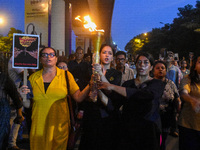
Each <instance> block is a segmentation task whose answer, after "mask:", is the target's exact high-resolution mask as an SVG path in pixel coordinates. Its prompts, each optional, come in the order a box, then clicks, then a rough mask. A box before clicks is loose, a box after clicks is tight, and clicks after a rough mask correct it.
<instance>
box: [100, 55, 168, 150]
mask: <svg viewBox="0 0 200 150" xmlns="http://www.w3.org/2000/svg"><path fill="white" fill-rule="evenodd" d="M153 63H154V61H153V57H152V56H151V55H150V54H149V53H141V54H139V56H138V57H137V59H136V68H137V77H136V79H133V80H129V81H126V82H125V83H124V84H123V85H122V86H124V87H119V86H116V85H111V84H108V83H102V84H101V85H100V89H106V90H113V91H115V92H117V93H119V94H121V95H122V96H124V97H125V98H124V105H123V111H122V128H121V130H120V131H121V136H120V137H121V142H120V146H119V147H118V148H119V149H123V150H143V149H145V150H159V149H160V146H159V143H160V133H161V123H160V116H159V101H160V97H161V95H162V92H163V90H164V83H163V82H162V81H160V80H157V79H153V78H151V77H150V75H149V73H150V71H151V70H152V67H153Z"/></svg>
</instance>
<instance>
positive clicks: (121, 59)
mask: <svg viewBox="0 0 200 150" xmlns="http://www.w3.org/2000/svg"><path fill="white" fill-rule="evenodd" d="M117 61H125V58H117Z"/></svg>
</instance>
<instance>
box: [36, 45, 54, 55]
mask: <svg viewBox="0 0 200 150" xmlns="http://www.w3.org/2000/svg"><path fill="white" fill-rule="evenodd" d="M47 48H50V49H52V50H53V51H54V53H55V55H56V50H55V49H54V48H52V47H43V48H42V49H41V50H40V53H39V57H41V56H42V52H43V51H44V50H45V49H47ZM56 56H57V55H56Z"/></svg>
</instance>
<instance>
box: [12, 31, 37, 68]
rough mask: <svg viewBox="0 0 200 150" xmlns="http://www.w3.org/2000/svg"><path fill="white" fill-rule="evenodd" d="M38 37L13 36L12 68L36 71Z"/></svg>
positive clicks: (28, 35) (30, 35)
mask: <svg viewBox="0 0 200 150" xmlns="http://www.w3.org/2000/svg"><path fill="white" fill-rule="evenodd" d="M39 43H40V37H39V35H32V34H17V33H14V34H13V57H12V59H13V60H12V62H13V63H12V67H13V68H26V69H38V67H39Z"/></svg>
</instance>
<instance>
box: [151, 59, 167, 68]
mask: <svg viewBox="0 0 200 150" xmlns="http://www.w3.org/2000/svg"><path fill="white" fill-rule="evenodd" d="M159 63H161V64H163V65H164V66H165V68H166V69H167V64H166V63H165V62H164V61H162V60H158V61H156V62H155V63H154V65H153V70H154V68H155V66H156V65H157V64H159Z"/></svg>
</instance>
